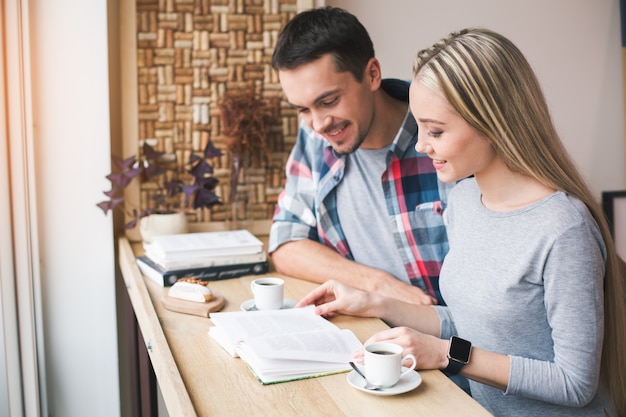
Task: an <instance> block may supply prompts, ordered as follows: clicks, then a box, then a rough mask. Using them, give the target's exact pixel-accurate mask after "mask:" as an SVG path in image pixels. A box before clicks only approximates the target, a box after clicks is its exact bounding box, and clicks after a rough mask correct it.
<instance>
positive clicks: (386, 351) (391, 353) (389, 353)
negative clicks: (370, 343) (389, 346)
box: [372, 350, 395, 355]
mask: <svg viewBox="0 0 626 417" xmlns="http://www.w3.org/2000/svg"><path fill="white" fill-rule="evenodd" d="M372 353H373V354H374V355H394V354H395V352H389V351H388V350H375V351H373V352H372Z"/></svg>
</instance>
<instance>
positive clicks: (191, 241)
mask: <svg viewBox="0 0 626 417" xmlns="http://www.w3.org/2000/svg"><path fill="white" fill-rule="evenodd" d="M149 250H150V251H151V253H153V254H155V255H156V256H157V257H158V258H159V259H162V260H167V261H170V260H172V261H173V260H188V259H189V258H192V257H196V258H197V257H200V256H229V255H245V254H252V253H258V252H261V251H262V250H263V242H261V241H260V240H259V239H258V238H257V237H256V236H254V235H253V234H252V233H250V232H249V231H248V230H245V229H242V230H227V231H219V232H200V233H181V234H175V235H164V236H155V237H154V238H153V239H152V243H151V244H150V246H149Z"/></svg>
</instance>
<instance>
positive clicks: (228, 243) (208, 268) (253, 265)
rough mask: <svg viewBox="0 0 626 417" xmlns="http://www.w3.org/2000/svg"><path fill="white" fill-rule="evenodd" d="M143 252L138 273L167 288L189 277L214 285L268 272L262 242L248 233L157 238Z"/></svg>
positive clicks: (218, 233) (244, 231)
mask: <svg viewBox="0 0 626 417" xmlns="http://www.w3.org/2000/svg"><path fill="white" fill-rule="evenodd" d="M144 251H145V254H144V255H142V256H139V257H137V265H138V266H139V269H140V270H141V272H142V273H143V274H144V275H145V276H147V277H148V278H150V279H151V280H153V281H155V282H156V283H158V284H159V285H162V286H164V287H166V286H170V285H173V284H174V283H175V282H176V281H177V280H178V279H179V278H182V277H187V276H193V277H194V278H196V279H199V280H202V281H215V280H220V279H228V278H237V277H241V276H244V275H258V274H265V273H267V271H268V262H267V254H266V252H265V251H264V250H263V242H261V241H260V240H259V239H257V238H256V237H255V236H254V235H253V234H252V233H250V232H249V231H247V230H228V231H220V232H202V233H183V234H176V235H165V236H155V237H154V238H153V239H152V243H149V244H144Z"/></svg>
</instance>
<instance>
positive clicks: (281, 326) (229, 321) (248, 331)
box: [209, 306, 337, 346]
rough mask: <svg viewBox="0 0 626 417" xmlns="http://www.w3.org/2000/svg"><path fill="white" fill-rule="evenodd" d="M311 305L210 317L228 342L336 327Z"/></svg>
mask: <svg viewBox="0 0 626 417" xmlns="http://www.w3.org/2000/svg"><path fill="white" fill-rule="evenodd" d="M313 309H314V307H313V306H307V307H303V308H292V309H285V310H268V311H233V312H217V313H211V315H210V317H209V318H210V319H211V321H212V322H213V323H214V324H215V325H216V326H217V327H220V331H222V332H223V336H225V337H226V338H227V339H228V340H229V341H230V342H231V344H232V345H233V346H234V345H237V343H239V342H241V341H244V340H248V339H254V338H257V337H261V336H267V335H272V336H274V337H275V336H278V335H283V334H289V333H299V332H306V331H314V330H325V329H337V326H335V325H334V324H332V323H331V322H329V321H328V320H326V319H325V318H323V317H321V316H318V315H317V314H315V313H314V312H313Z"/></svg>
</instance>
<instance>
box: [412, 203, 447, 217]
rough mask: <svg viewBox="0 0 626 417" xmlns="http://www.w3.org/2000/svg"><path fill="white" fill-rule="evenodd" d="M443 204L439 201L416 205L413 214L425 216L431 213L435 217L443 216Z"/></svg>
mask: <svg viewBox="0 0 626 417" xmlns="http://www.w3.org/2000/svg"><path fill="white" fill-rule="evenodd" d="M443 209H444V207H443V202H441V201H429V202H428V203H423V204H418V205H417V206H416V207H415V213H416V214H418V215H425V214H426V213H433V214H435V215H437V216H442V215H443Z"/></svg>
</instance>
